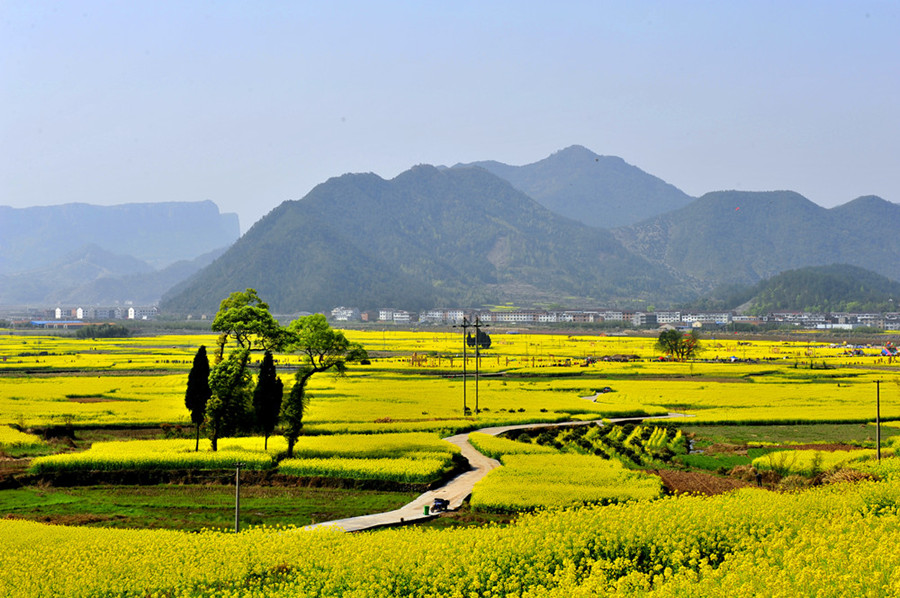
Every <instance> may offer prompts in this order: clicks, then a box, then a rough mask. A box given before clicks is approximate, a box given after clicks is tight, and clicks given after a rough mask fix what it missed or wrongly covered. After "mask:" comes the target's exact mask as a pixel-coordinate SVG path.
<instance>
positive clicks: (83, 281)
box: [0, 201, 240, 305]
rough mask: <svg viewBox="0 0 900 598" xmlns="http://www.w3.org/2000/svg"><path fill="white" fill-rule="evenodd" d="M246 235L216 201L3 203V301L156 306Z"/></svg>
mask: <svg viewBox="0 0 900 598" xmlns="http://www.w3.org/2000/svg"><path fill="white" fill-rule="evenodd" d="M239 234H240V229H239V226H238V219H237V215H235V214H220V213H219V208H218V207H217V206H216V204H214V203H213V202H211V201H202V202H163V203H148V204H122V205H116V206H97V205H88V204H63V205H57V206H42V207H34V208H24V209H17V208H11V207H7V206H0V304H3V305H25V304H32V305H52V304H55V303H85V304H90V305H95V304H104V303H106V304H111V305H112V304H115V303H122V302H126V301H133V302H136V303H151V304H152V303H155V302H156V301H158V300H159V297H160V296H161V295H162V293H163V292H164V291H166V290H167V289H169V288H170V287H172V285H174V284H175V283H177V282H178V281H180V280H183V279H184V278H186V277H187V276H190V275H191V274H193V273H194V272H196V271H197V270H199V269H200V268H202V267H203V266H206V265H208V264H209V263H210V262H211V261H212V260H213V258H215V257H217V256H218V255H219V254H220V253H222V252H223V251H224V250H225V248H227V247H228V246H229V245H231V243H233V242H234V241H235V240H236V239H237V238H238V236H239Z"/></svg>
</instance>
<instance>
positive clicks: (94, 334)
mask: <svg viewBox="0 0 900 598" xmlns="http://www.w3.org/2000/svg"><path fill="white" fill-rule="evenodd" d="M130 335H131V332H130V331H129V330H128V329H127V328H125V327H124V326H122V325H121V324H90V325H88V326H85V327H84V328H79V329H78V331H77V332H76V333H75V338H125V337H127V336H130Z"/></svg>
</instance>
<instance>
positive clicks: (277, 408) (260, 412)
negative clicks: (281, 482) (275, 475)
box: [253, 351, 284, 450]
mask: <svg viewBox="0 0 900 598" xmlns="http://www.w3.org/2000/svg"><path fill="white" fill-rule="evenodd" d="M283 395H284V384H283V383H282V382H281V379H280V378H278V376H277V375H276V372H275V359H274V358H273V357H272V352H271V351H266V354H265V356H264V357H263V362H262V365H261V366H260V367H259V379H258V380H257V382H256V390H254V391H253V410H254V411H255V412H256V423H257V425H258V426H259V427H260V428H261V429H262V431H263V434H265V437H266V439H265V442H264V445H263V446H264V449H265V450H269V436H271V435H272V432H274V431H275V426H276V425H278V418H279V415H280V414H281V399H282V397H283Z"/></svg>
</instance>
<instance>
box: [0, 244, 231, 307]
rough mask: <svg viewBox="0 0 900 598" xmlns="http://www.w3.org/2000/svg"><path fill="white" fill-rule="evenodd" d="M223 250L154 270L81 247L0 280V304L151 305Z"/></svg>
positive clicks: (139, 263) (94, 249)
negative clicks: (45, 263)
mask: <svg viewBox="0 0 900 598" xmlns="http://www.w3.org/2000/svg"><path fill="white" fill-rule="evenodd" d="M224 251H225V249H224V248H222V249H218V250H216V251H213V252H210V253H207V254H204V255H202V256H200V257H198V258H195V259H193V260H190V261H188V260H183V261H180V262H176V263H174V264H171V265H169V266H167V267H166V268H163V269H161V270H158V271H154V270H153V269H152V268H151V267H150V266H149V265H148V264H147V263H145V262H142V261H140V260H137V259H135V258H132V257H130V256H120V255H115V254H112V253H110V252H108V251H105V250H103V249H101V248H99V247H97V246H96V245H86V246H84V247H83V248H81V249H79V250H77V251H74V252H72V253H70V254H69V255H67V256H65V257H64V258H62V259H60V260H58V261H57V262H55V263H54V264H51V265H50V266H48V267H46V268H42V269H38V270H32V271H30V272H20V273H18V274H10V275H0V305H33V306H41V305H43V306H47V305H60V304H61V305H78V306H81V307H88V306H95V305H99V306H110V307H111V306H115V305H122V304H124V303H125V302H133V303H136V304H143V305H151V304H154V303H156V302H158V301H159V299H160V297H162V295H163V293H164V292H166V291H167V290H168V289H170V288H171V287H172V286H173V285H175V284H177V283H178V282H180V281H182V280H184V279H186V278H188V277H189V276H191V275H192V274H194V273H195V272H197V271H198V270H200V269H201V268H203V267H205V266H208V265H209V264H210V262H212V260H213V259H215V258H216V257H218V256H219V255H221V254H222V253H223V252H224Z"/></svg>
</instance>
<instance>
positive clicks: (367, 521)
mask: <svg viewBox="0 0 900 598" xmlns="http://www.w3.org/2000/svg"><path fill="white" fill-rule="evenodd" d="M676 417H686V416H685V415H683V414H681V413H669V414H668V415H657V416H652V417H621V418H614V419H611V420H609V421H610V422H612V423H620V422H626V421H643V420H647V419H668V418H676ZM594 423H597V424H602V420H589V421H572V422H557V423H542V424H520V425H514V426H496V427H492V428H482V429H480V430H476V431H477V432H481V433H483V434H491V435H493V436H496V435H498V434H502V433H503V432H509V431H510V430H524V429H534V428H548V427H556V426H586V425H590V424H594ZM444 440H446V441H448V442H450V443H452V444H455V445H456V446H458V447H459V448H460V451H461V453H462V456H463V457H465V458H466V459H467V460H468V461H469V465H470V466H471V469H470V470H469V471H467V472H465V473H462V474H460V475H458V476H456V477H455V478H453V479H452V480H450V481H449V482H447V483H446V484H445V485H444V486H441V487H440V488H437V489H435V490H429V491H428V492H425V493H424V494H421V495H419V496H418V497H417V498H416V499H415V500H413V501H412V502H410V503H408V504H406V505H404V506H402V507H400V508H399V509H395V510H393V511H388V512H386V513H373V514H372V515H362V516H360V517H351V518H348V519H338V520H336V521H324V522H322V523H316V524H314V525H309V526H306V527H305V528H304V529H316V528H332V529H338V530H342V531H345V532H358V531H363V530H367V529H374V528H378V527H387V526H392V525H403V524H406V523H410V522H415V521H423V520H427V519H432V518H434V517H436V516H437V515H435V514H433V513H431V512H430V509H429V513H428V514H427V515H426V514H425V507H426V506H428V507H431V505H432V504H433V503H434V499H435V498H443V499H445V500H447V501H449V503H450V506H449V510H451V511H453V510H456V509H459V508H460V506H462V504H463V502H464V501H465V500H466V498H468V497H469V495H470V494H472V488H474V487H475V484H476V483H477V482H478V481H479V480H481V479H482V478H483V477H484V476H486V475H487V474H488V473H489V472H490V471H491V470H492V469H494V468H496V467H500V462H499V461H497V460H496V459H491V458H490V457H487V456H485V455H483V454H482V453H480V452H478V451H477V450H475V447H474V446H472V445H471V444H470V443H469V433H468V432H466V433H464V434H457V435H456V436H450V437H449V438H445V439H444Z"/></svg>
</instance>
